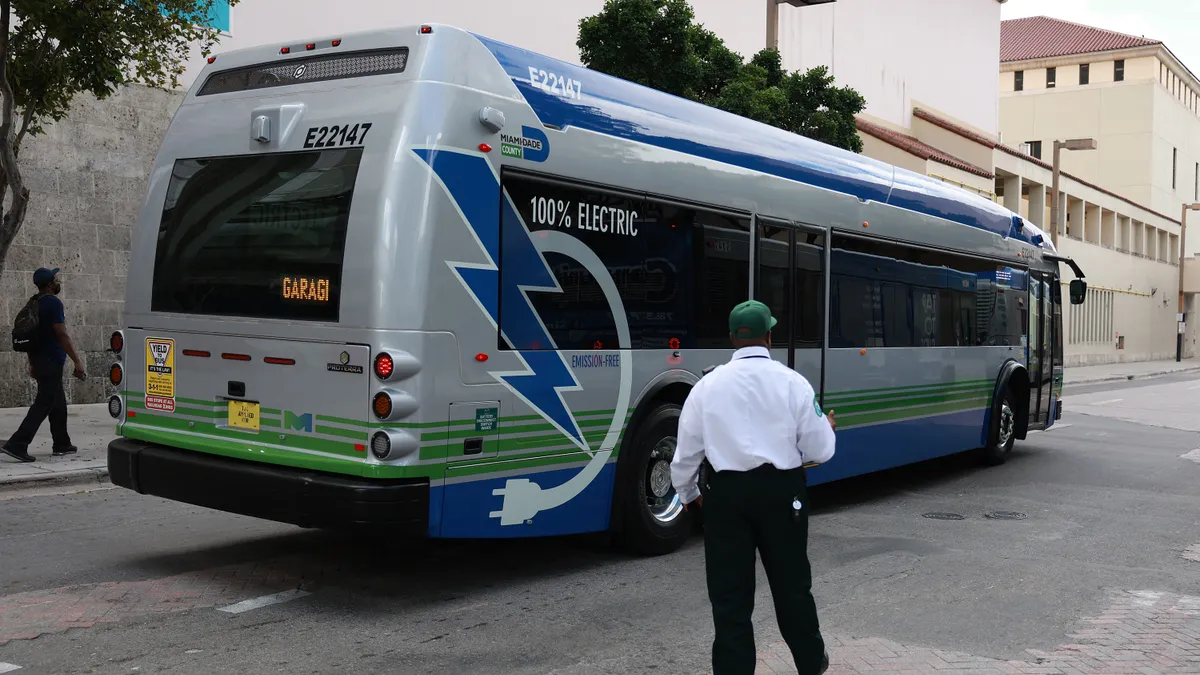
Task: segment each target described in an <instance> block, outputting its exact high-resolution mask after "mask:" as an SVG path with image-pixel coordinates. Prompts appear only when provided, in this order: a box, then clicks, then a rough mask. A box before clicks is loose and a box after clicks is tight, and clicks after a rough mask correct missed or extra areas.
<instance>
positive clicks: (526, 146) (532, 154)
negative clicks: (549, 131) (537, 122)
mask: <svg viewBox="0 0 1200 675" xmlns="http://www.w3.org/2000/svg"><path fill="white" fill-rule="evenodd" d="M500 154H502V155H504V156H505V157H512V158H513V159H525V160H529V161H530V162H544V161H546V160H547V159H549V158H550V139H549V138H547V137H546V134H545V133H544V132H542V130H541V129H534V128H533V127H521V135H520V136H514V135H512V134H500Z"/></svg>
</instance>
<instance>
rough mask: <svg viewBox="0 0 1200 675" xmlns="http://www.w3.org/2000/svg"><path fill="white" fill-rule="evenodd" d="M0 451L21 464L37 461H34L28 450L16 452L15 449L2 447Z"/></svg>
mask: <svg viewBox="0 0 1200 675" xmlns="http://www.w3.org/2000/svg"><path fill="white" fill-rule="evenodd" d="M0 450H2V451H4V454H6V455H8V456H9V457H12V458H14V459H16V460H17V461H19V462H33V461H36V460H34V458H33V455H31V454H29V451H28V450H14V449H12V448H10V447H8V446H7V445H5V446H0Z"/></svg>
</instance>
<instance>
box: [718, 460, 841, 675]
mask: <svg viewBox="0 0 1200 675" xmlns="http://www.w3.org/2000/svg"><path fill="white" fill-rule="evenodd" d="M794 498H798V499H800V501H801V504H802V507H801V511H802V514H801V517H800V518H799V519H796V518H793V515H792V500H793V499H794ZM755 551H757V552H759V553H761V554H762V562H763V568H764V569H766V572H767V581H768V583H770V585H771V596H772V597H773V598H774V600H775V616H776V619H777V620H778V622H779V631H780V632H781V633H782V634H783V639H784V640H785V641H787V645H788V648H789V649H791V651H792V658H793V659H794V660H795V662H796V670H797V671H799V673H800V675H816V673H818V672H820V669H821V661H822V657H823V656H824V653H825V642H824V640H822V639H821V630H820V625H819V624H818V621H817V606H816V602H815V601H814V600H813V596H812V568H811V567H810V566H809V563H808V488H807V480H806V477H805V473H804V470H803V469H795V470H791V471H780V470H778V469H775V468H774V467H772V466H770V465H767V466H762V467H759V468H757V469H754V470H753V471H747V472H736V471H722V472H714V473H713V474H712V477H711V479H710V480H709V491H708V494H707V495H705V497H704V554H705V570H706V574H707V578H708V597H709V601H710V602H711V603H712V609H713V623H714V625H715V627H716V639H715V640H714V641H713V655H712V658H713V675H743V674H744V675H753V673H754V665H755V662H756V661H757V658H758V657H757V652H756V651H755V645H754V626H753V624H752V623H751V614H752V613H753V611H754V588H755V582H756V577H757V570H756V569H755Z"/></svg>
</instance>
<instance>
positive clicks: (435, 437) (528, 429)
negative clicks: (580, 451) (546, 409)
mask: <svg viewBox="0 0 1200 675" xmlns="http://www.w3.org/2000/svg"><path fill="white" fill-rule="evenodd" d="M537 419H542V418H541V417H538V418H537ZM575 423H576V424H578V425H579V427H580V429H581V430H582V429H583V428H585V427H598V426H608V425H609V424H612V418H609V419H594V420H576V421H575ZM536 431H557V429H555V428H554V425H552V424H522V425H518V426H505V425H503V424H501V425H500V435H501V436H512V435H515V434H529V433H532V432H536ZM479 434H480V432H478V431H475V430H474V429H473V428H472V429H467V430H464V431H434V432H429V433H424V434H421V440H422V441H448V440H453V439H455V438H471V437H472V436H478V435H479Z"/></svg>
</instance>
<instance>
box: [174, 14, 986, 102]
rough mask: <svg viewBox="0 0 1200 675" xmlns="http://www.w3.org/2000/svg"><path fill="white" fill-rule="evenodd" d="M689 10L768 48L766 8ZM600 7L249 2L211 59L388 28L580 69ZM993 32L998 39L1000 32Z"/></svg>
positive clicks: (754, 46)
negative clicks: (585, 32)
mask: <svg viewBox="0 0 1200 675" xmlns="http://www.w3.org/2000/svg"><path fill="white" fill-rule="evenodd" d="M975 1H978V2H981V1H982V0H975ZM988 1H989V2H994V0H988ZM691 5H692V8H693V9H694V10H695V12H696V20H697V21H698V22H699V23H702V24H704V25H705V26H706V27H708V28H709V29H711V30H712V31H714V32H715V33H717V34H718V35H720V36H721V38H722V39H723V40H724V41H725V44H727V45H728V46H729V47H730V48H731V49H733V50H734V51H737V52H739V53H740V54H741V55H742V56H743V57H746V58H749V57H750V56H751V55H752V54H754V53H755V52H757V51H758V50H760V49H762V48H763V47H764V46H765V44H766V40H767V5H766V2H765V1H760V0H748V1H746V2H728V1H727V0H691ZM603 7H604V0H570V1H569V2H561V1H557V0H507V2H493V1H491V0H455V1H454V2H428V0H357V1H356V2H353V3H349V4H348V5H347V6H346V7H345V8H344V11H343V10H334V11H330V9H331V5H330V3H329V2H328V0H253V2H242V3H240V4H238V5H236V6H234V7H233V9H232V10H231V16H230V29H229V35H228V36H227V37H225V38H223V39H222V40H221V44H220V46H219V47H218V48H217V50H216V51H218V52H221V51H230V50H233V49H242V48H246V47H257V46H259V45H263V44H272V43H276V42H279V43H292V42H295V41H297V40H306V39H316V38H319V37H324V36H330V37H336V35H335V34H337V33H347V32H352V31H362V30H374V29H378V28H383V27H387V26H406V25H412V24H420V23H442V24H448V25H452V26H456V27H458V28H462V29H464V30H469V31H471V32H474V33H479V34H481V35H486V36H488V37H491V38H494V39H496V40H501V41H504V42H508V43H510V44H514V45H519V46H521V47H524V48H526V49H531V50H533V51H536V52H539V53H542V54H545V55H547V56H552V57H554V58H558V59H562V60H564V61H569V62H571V63H579V49H578V48H577V47H576V46H575V41H576V39H578V37H579V21H580V19H582V18H583V17H586V16H591V15H594V14H596V13H598V12H599V11H600V10H601V9H603ZM996 30H997V31H999V24H997V28H996ZM203 65H204V63H203V59H202V58H201V57H200V55H199V54H194V55H193V58H192V59H191V61H190V63H189V68H188V71H187V73H186V74H185V77H184V82H185V86H186V85H187V84H190V83H191V82H192V81H193V80H194V78H195V76H196V74H197V73H198V72H199V71H200V69H201V68H202V67H203Z"/></svg>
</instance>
